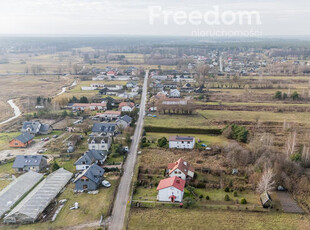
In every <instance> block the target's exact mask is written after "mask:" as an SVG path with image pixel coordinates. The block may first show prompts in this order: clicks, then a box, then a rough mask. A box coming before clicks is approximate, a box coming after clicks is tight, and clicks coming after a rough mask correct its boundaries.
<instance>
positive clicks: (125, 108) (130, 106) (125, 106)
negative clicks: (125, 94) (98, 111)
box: [118, 102, 135, 112]
mask: <svg viewBox="0 0 310 230" xmlns="http://www.w3.org/2000/svg"><path fill="white" fill-rule="evenodd" d="M134 108H135V104H134V103H132V102H122V103H120V104H119V107H118V110H119V111H122V112H131V111H132V110H134Z"/></svg>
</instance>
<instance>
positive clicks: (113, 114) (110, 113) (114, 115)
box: [96, 110, 121, 120]
mask: <svg viewBox="0 0 310 230" xmlns="http://www.w3.org/2000/svg"><path fill="white" fill-rule="evenodd" d="M96 116H98V117H100V118H105V119H115V120H116V119H118V118H120V117H121V112H120V111H114V110H107V111H105V112H104V113H97V115H96Z"/></svg>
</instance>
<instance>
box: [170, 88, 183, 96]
mask: <svg viewBox="0 0 310 230" xmlns="http://www.w3.org/2000/svg"><path fill="white" fill-rule="evenodd" d="M180 96H181V93H180V91H179V90H177V89H172V90H170V93H169V97H180Z"/></svg>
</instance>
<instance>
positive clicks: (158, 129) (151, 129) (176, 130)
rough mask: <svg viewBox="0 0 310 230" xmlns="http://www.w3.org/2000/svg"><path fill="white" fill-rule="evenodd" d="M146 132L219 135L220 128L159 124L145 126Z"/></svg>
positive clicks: (220, 132)
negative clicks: (169, 126) (177, 126)
mask: <svg viewBox="0 0 310 230" xmlns="http://www.w3.org/2000/svg"><path fill="white" fill-rule="evenodd" d="M144 130H145V131H146V132H152V133H188V134H212V135H221V134H222V130H221V129H197V128H168V127H160V126H145V127H144Z"/></svg>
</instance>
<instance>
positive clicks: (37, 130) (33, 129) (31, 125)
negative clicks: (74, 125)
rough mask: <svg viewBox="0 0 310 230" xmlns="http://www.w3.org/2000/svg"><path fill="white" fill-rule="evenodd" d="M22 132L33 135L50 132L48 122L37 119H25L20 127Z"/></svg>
mask: <svg viewBox="0 0 310 230" xmlns="http://www.w3.org/2000/svg"><path fill="white" fill-rule="evenodd" d="M21 132H22V133H30V134H33V135H39V134H41V135H44V134H49V133H51V132H52V127H51V126H50V125H49V124H42V123H40V122H39V121H25V122H24V124H23V127H22V128H21Z"/></svg>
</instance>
